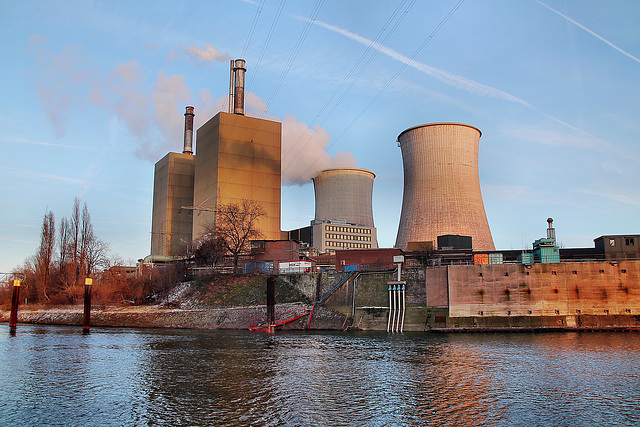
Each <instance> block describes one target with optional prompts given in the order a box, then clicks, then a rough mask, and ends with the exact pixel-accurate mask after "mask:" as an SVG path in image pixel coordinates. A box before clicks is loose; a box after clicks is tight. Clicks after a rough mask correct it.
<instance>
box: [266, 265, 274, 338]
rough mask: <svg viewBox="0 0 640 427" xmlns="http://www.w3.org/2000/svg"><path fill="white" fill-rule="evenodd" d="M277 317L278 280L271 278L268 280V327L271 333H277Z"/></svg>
mask: <svg viewBox="0 0 640 427" xmlns="http://www.w3.org/2000/svg"><path fill="white" fill-rule="evenodd" d="M275 317H276V278H275V276H269V278H267V326H268V327H269V333H273V332H275Z"/></svg>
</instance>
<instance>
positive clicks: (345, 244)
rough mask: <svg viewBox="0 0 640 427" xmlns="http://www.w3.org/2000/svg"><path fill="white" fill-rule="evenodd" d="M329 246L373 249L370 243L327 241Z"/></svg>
mask: <svg viewBox="0 0 640 427" xmlns="http://www.w3.org/2000/svg"><path fill="white" fill-rule="evenodd" d="M327 246H333V247H336V248H355V249H371V245H370V244H368V243H351V242H329V241H328V242H327Z"/></svg>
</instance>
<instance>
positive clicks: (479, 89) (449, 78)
mask: <svg viewBox="0 0 640 427" xmlns="http://www.w3.org/2000/svg"><path fill="white" fill-rule="evenodd" d="M295 18H297V19H300V20H305V21H307V18H302V17H295ZM313 23H314V24H316V25H318V26H321V27H323V28H326V29H328V30H330V31H333V32H335V33H338V34H341V35H343V36H345V37H348V38H349V39H351V40H354V41H356V42H358V43H360V44H363V45H366V46H367V47H371V48H373V49H375V50H377V51H378V52H380V53H383V54H385V55H387V56H389V57H390V58H392V59H395V60H397V61H400V62H402V63H404V64H406V65H407V66H409V67H412V68H415V69H416V70H418V71H421V72H423V73H425V74H427V75H429V76H431V77H434V78H436V79H438V80H440V81H442V82H443V83H445V84H448V85H450V86H453V87H455V88H458V89H461V90H464V91H467V92H469V93H472V94H475V95H479V96H486V97H492V98H499V99H503V100H506V101H509V102H513V103H516V104H519V105H522V106H524V107H526V108H528V109H530V110H532V111H535V112H536V113H538V114H541V115H543V116H544V117H546V118H548V119H549V120H552V121H554V122H556V123H558V124H560V125H562V126H564V127H566V128H569V129H571V130H573V131H575V132H577V133H579V134H580V135H581V136H580V138H581V139H582V140H583V141H582V142H580V143H578V144H576V145H591V146H593V145H594V142H597V143H598V144H599V145H600V146H611V144H610V143H608V142H607V141H604V140H603V139H601V138H598V137H597V136H594V135H592V134H590V133H589V132H586V131H584V130H582V129H580V128H577V127H575V126H573V125H571V124H569V123H567V122H565V121H563V120H561V119H558V118H557V117H554V116H552V115H550V114H547V113H545V112H544V111H542V110H540V109H539V108H538V107H536V106H535V105H533V104H531V103H529V102H527V101H525V100H523V99H521V98H518V97H517V96H514V95H511V94H510V93H508V92H505V91H503V90H500V89H497V88H495V87H492V86H489V85H485V84H483V83H479V82H476V81H474V80H472V79H469V78H467V77H463V76H459V75H457V74H454V73H451V72H449V71H445V70H441V69H439V68H436V67H432V66H429V65H427V64H423V63H421V62H418V61H415V60H412V59H411V58H409V57H407V56H405V55H403V54H401V53H399V52H397V51H395V50H393V49H391V48H389V47H387V46H384V45H382V44H380V43H376V42H374V41H372V40H369V39H367V38H365V37H362V36H360V35H358V34H355V33H352V32H350V31H348V30H345V29H343V28H340V27H336V26H335V25H331V24H327V23H326V22H322V21H317V20H316V21H313ZM585 140H586V141H587V142H586V143H585V142H584V141H585ZM540 142H542V141H540Z"/></svg>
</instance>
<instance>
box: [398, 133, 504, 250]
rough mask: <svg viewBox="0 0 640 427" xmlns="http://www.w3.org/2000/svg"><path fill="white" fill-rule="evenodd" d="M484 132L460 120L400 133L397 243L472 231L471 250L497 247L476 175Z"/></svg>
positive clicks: (434, 239) (428, 240) (405, 244)
mask: <svg viewBox="0 0 640 427" xmlns="http://www.w3.org/2000/svg"><path fill="white" fill-rule="evenodd" d="M480 136H481V132H480V130H478V129H477V128H475V127H473V126H469V125H465V124H459V123H432V124H426V125H421V126H415V127H412V128H409V129H407V130H405V131H404V132H402V133H401V134H400V135H399V136H398V144H399V146H400V149H401V150H402V162H403V166H404V192H403V198H402V212H401V215H400V224H399V226H398V235H397V238H396V247H399V248H402V249H407V247H408V243H409V242H435V241H436V240H437V237H438V236H439V235H445V234H459V235H465V236H471V237H472V239H473V249H474V250H477V251H492V250H495V246H494V244H493V238H492V237H491V231H490V230H489V223H488V222H487V216H486V214H485V210H484V203H483V201H482V193H481V190H480V178H479V175H478V149H479V142H480Z"/></svg>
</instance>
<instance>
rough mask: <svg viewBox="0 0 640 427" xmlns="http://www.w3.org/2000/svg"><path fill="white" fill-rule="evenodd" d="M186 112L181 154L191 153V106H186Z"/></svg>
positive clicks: (192, 115)
mask: <svg viewBox="0 0 640 427" xmlns="http://www.w3.org/2000/svg"><path fill="white" fill-rule="evenodd" d="M186 110H187V112H186V113H184V149H183V150H182V154H193V148H192V146H193V117H194V116H195V114H193V107H191V106H189V107H186Z"/></svg>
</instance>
